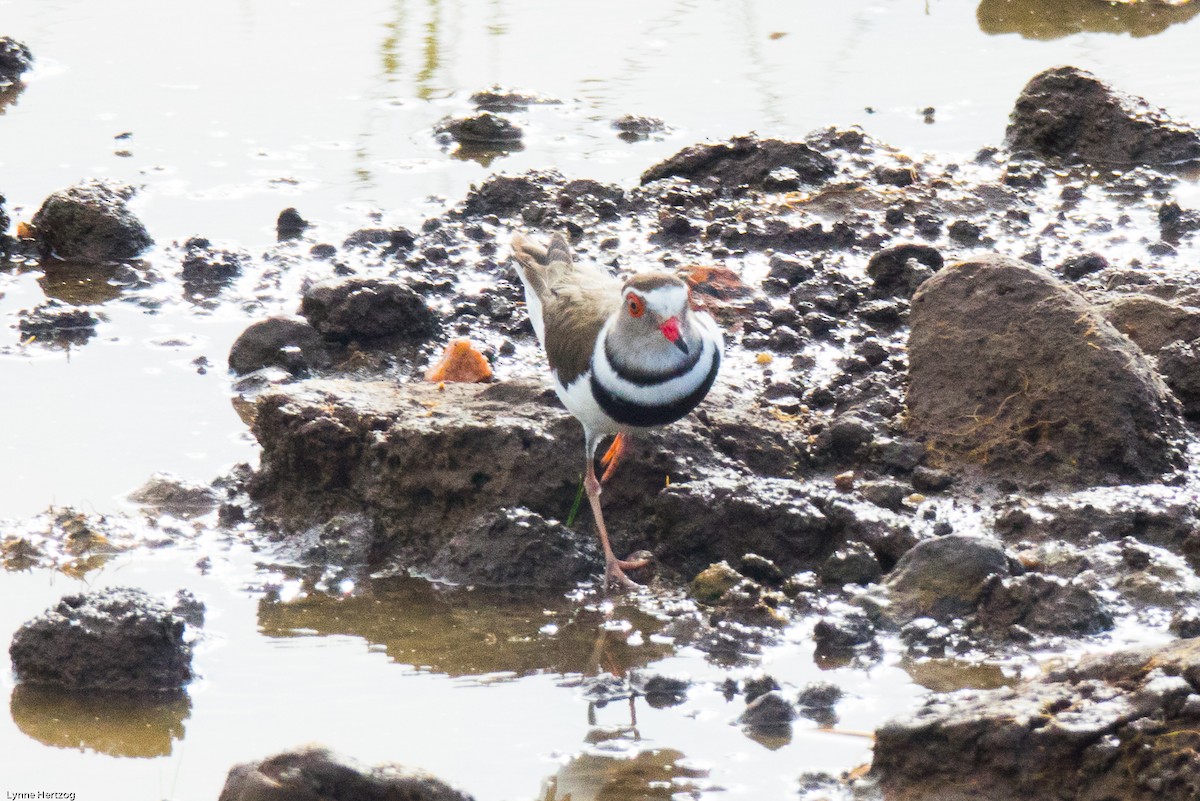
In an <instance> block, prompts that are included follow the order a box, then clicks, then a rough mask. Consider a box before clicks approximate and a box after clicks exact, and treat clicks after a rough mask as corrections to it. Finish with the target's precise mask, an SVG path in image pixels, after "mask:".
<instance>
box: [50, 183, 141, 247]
mask: <svg viewBox="0 0 1200 801" xmlns="http://www.w3.org/2000/svg"><path fill="white" fill-rule="evenodd" d="M134 192H135V190H134V189H133V187H130V186H126V185H122V184H117V183H112V182H106V181H85V182H83V183H81V184H78V185H76V186H72V187H70V188H69V189H63V190H61V191H58V192H55V193H54V194H52V195H50V196H49V197H48V198H46V200H45V201H44V202H43V203H42V206H41V208H39V209H38V210H37V213H36V214H34V215H33V221H32V222H33V227H34V228H35V229H36V230H37V237H38V242H39V243H40V245H41V248H42V250H43V251H44V252H45V253H47V254H52V255H54V256H55V257H57V258H60V259H65V260H68V261H79V262H86V263H95V264H100V263H105V262H114V261H127V260H129V259H133V258H136V257H137V256H138V255H140V254H141V253H142V252H143V251H145V250H146V249H147V248H149V247H150V246H151V245H153V244H154V240H153V239H151V238H150V234H149V233H147V231H146V228H145V226H143V225H142V223H141V221H140V220H138V218H137V217H135V216H134V215H133V212H131V211H130V210H129V208H128V206H127V205H126V202H127V201H128V200H129V199H130V198H131V197H132V196H133V194H134Z"/></svg>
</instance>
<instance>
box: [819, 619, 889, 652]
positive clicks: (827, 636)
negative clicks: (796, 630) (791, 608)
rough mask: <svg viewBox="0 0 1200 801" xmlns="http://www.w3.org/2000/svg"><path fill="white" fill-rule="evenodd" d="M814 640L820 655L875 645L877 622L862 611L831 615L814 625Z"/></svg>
mask: <svg viewBox="0 0 1200 801" xmlns="http://www.w3.org/2000/svg"><path fill="white" fill-rule="evenodd" d="M813 641H814V642H815V643H816V644H817V653H818V654H820V655H823V656H838V655H844V654H846V653H847V652H850V651H853V650H854V649H857V648H861V647H863V646H867V645H873V644H874V643H875V624H873V623H872V622H871V619H870V618H869V617H867V616H866V615H864V614H862V613H861V612H844V613H842V614H836V615H830V616H827V617H823V618H821V619H820V620H818V621H817V624H816V625H815V626H813Z"/></svg>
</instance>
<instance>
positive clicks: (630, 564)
mask: <svg viewBox="0 0 1200 801" xmlns="http://www.w3.org/2000/svg"><path fill="white" fill-rule="evenodd" d="M595 452H596V449H595V445H594V444H593V443H589V446H588V448H587V475H586V476H585V477H584V479H583V488H584V490H585V491H586V492H587V496H588V503H590V504H591V505H592V517H593V518H594V519H595V521H596V533H597V534H599V535H600V547H601V548H602V549H603V550H604V586H606V587H607V586H608V585H609V583H610V582H616V583H617V584H620V585H621V586H622V587H639V586H641V585H639V584H638V583H637V582H636V581H634V580H633V579H631V578H629V577H628V576H626V575H625V571H626V570H633V569H635V568H639V567H645V566H646V564H648V562H647V560H645V559H637V560H622V559H618V558H617V557H616V555H615V554H614V553H613V549H612V546H611V545H610V544H609V542H608V530H607V529H606V528H605V527H604V512H602V511H601V509H600V489H601V487H600V481H599V479H597V478H596V467H595V465H593V464H592V460H593V458H594V454H595Z"/></svg>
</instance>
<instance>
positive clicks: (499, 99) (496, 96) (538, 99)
mask: <svg viewBox="0 0 1200 801" xmlns="http://www.w3.org/2000/svg"><path fill="white" fill-rule="evenodd" d="M470 100H471V102H472V103H474V104H475V107H476V108H479V109H486V110H488V111H519V110H520V109H523V108H528V107H529V106H554V105H561V104H562V101H561V100H558V99H556V98H553V97H549V96H547V95H541V94H538V93H537V92H527V91H525V90H522V89H506V88H504V87H502V86H499V85H493V86H491V87H490V88H488V89H482V90H480V91H478V92H475V93H474V94H473V95H471V97H470Z"/></svg>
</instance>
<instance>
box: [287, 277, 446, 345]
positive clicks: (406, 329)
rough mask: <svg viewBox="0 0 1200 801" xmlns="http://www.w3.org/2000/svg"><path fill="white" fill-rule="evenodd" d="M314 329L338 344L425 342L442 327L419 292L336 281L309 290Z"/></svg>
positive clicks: (383, 283) (306, 308)
mask: <svg viewBox="0 0 1200 801" xmlns="http://www.w3.org/2000/svg"><path fill="white" fill-rule="evenodd" d="M300 313H301V314H303V315H304V316H305V317H306V318H307V319H308V321H309V322H310V323H312V326H313V328H315V329H317V331H319V332H321V334H322V335H324V336H326V337H329V338H330V339H333V340H337V341H350V340H364V339H374V338H376V337H392V336H394V337H399V338H401V339H405V340H408V341H412V342H420V341H423V340H426V339H429V338H430V337H433V336H434V335H436V334H437V333H438V331H439V330H440V328H441V323H440V322H439V320H438V317H437V315H435V314H434V312H433V310H432V309H430V308H429V306H428V305H427V304H426V303H425V299H424V298H423V297H422V296H421V294H420V293H419V292H417V291H416V290H414V289H413V288H412V287H410V286H409V285H408V284H405V283H402V282H400V281H395V280H389V279H384V278H364V277H349V278H334V279H330V280H328V281H322V282H321V283H319V284H315V285H314V286H311V287H309V289H308V290H307V291H306V292H305V293H304V298H303V300H302V301H301V303H300Z"/></svg>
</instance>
